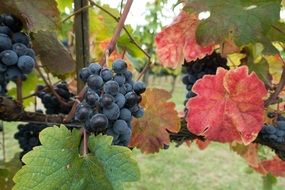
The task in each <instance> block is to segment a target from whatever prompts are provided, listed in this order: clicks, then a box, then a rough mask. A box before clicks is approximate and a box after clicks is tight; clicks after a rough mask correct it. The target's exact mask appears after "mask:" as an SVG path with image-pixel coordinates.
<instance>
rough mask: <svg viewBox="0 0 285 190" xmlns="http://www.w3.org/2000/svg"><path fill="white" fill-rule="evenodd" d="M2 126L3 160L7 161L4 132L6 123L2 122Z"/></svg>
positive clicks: (0, 123)
mask: <svg viewBox="0 0 285 190" xmlns="http://www.w3.org/2000/svg"><path fill="white" fill-rule="evenodd" d="M0 125H1V127H2V151H3V160H4V162H5V161H6V148H5V130H4V122H3V121H0Z"/></svg>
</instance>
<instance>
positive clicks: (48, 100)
mask: <svg viewBox="0 0 285 190" xmlns="http://www.w3.org/2000/svg"><path fill="white" fill-rule="evenodd" d="M54 90H55V91H56V92H57V94H58V95H59V96H60V97H61V98H62V100H63V101H64V102H66V103H67V102H69V101H71V99H72V98H74V97H75V95H74V94H73V93H71V92H70V91H69V89H68V85H67V83H66V82H65V81H61V82H60V83H58V84H57V85H56V86H55V87H54ZM37 96H38V97H39V98H40V99H41V101H42V103H43V105H44V107H45V108H46V114H59V113H62V114H68V113H69V112H70V110H71V107H72V105H68V106H67V105H62V104H61V103H60V102H59V101H58V99H57V98H56V96H55V95H53V94H52V93H51V92H48V91H46V90H45V87H44V86H41V85H39V86H38V87H37Z"/></svg>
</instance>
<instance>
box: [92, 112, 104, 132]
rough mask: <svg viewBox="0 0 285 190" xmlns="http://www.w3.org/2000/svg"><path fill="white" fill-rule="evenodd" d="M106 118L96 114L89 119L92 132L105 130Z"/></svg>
mask: <svg viewBox="0 0 285 190" xmlns="http://www.w3.org/2000/svg"><path fill="white" fill-rule="evenodd" d="M107 126H108V118H107V117H106V116H105V115H104V114H101V113H97V114H96V115H94V116H92V118H91V119H90V127H91V129H92V132H99V131H103V130H105V129H107Z"/></svg>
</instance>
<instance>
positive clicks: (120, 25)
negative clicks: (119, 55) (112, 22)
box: [90, 0, 133, 65]
mask: <svg viewBox="0 0 285 190" xmlns="http://www.w3.org/2000/svg"><path fill="white" fill-rule="evenodd" d="M90 1H91V0H90ZM92 2H93V1H92ZM93 3H94V2H93ZM132 4H133V0H128V1H127V3H126V6H125V7H124V10H123V13H122V16H121V17H120V20H119V22H118V25H117V27H116V30H115V32H114V35H113V37H112V39H111V42H110V43H109V45H108V48H107V50H108V53H109V55H111V53H112V52H113V51H114V49H115V45H116V43H117V41H118V39H119V37H120V34H121V31H122V29H123V28H124V24H125V21H126V19H127V16H128V14H129V11H130V9H131V6H132ZM105 59H106V57H105V56H104V57H102V59H101V61H100V64H101V65H103V64H104V63H105V62H106V60H105Z"/></svg>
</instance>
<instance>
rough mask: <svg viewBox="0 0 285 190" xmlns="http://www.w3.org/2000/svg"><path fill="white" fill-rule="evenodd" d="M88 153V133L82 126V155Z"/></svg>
mask: <svg viewBox="0 0 285 190" xmlns="http://www.w3.org/2000/svg"><path fill="white" fill-rule="evenodd" d="M87 153H88V134H87V131H86V129H85V128H83V156H86V155H87Z"/></svg>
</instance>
